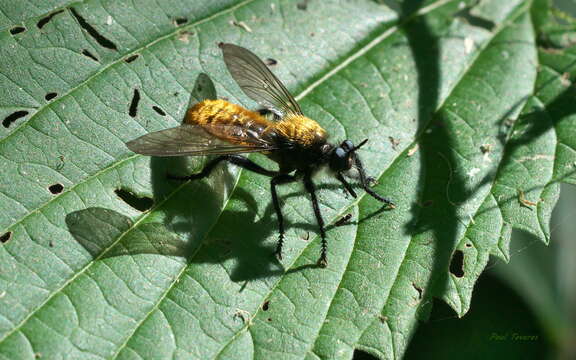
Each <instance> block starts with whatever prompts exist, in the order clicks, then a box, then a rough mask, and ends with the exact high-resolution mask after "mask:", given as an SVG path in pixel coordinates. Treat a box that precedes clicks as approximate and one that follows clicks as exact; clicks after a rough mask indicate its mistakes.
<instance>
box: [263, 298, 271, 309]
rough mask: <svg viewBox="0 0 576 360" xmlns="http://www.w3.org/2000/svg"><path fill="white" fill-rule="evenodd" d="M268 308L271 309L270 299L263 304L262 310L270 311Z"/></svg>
mask: <svg viewBox="0 0 576 360" xmlns="http://www.w3.org/2000/svg"><path fill="white" fill-rule="evenodd" d="M268 309H270V300H266V301H264V304H262V311H268Z"/></svg>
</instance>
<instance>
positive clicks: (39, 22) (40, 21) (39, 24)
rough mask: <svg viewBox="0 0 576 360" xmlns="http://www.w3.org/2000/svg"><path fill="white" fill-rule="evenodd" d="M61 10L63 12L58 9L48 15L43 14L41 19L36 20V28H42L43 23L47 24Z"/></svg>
mask: <svg viewBox="0 0 576 360" xmlns="http://www.w3.org/2000/svg"><path fill="white" fill-rule="evenodd" d="M62 12H64V10H59V11H56V12H54V13H52V14H50V15H48V16H44V17H43V18H42V19H40V20H39V21H38V23H36V26H38V29H42V28H43V27H44V25H46V24H48V23H49V22H50V20H52V18H53V17H54V16H56V15H58V14H60V13H62Z"/></svg>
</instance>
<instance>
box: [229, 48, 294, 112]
mask: <svg viewBox="0 0 576 360" xmlns="http://www.w3.org/2000/svg"><path fill="white" fill-rule="evenodd" d="M220 48H221V49H222V52H223V54H224V62H225V63H226V67H228V71H230V74H231V75H232V77H233V78H234V80H235V81H236V82H237V83H238V85H239V86H240V88H241V89H242V91H244V93H245V94H246V95H248V96H249V97H250V98H252V99H253V100H254V101H256V102H257V103H258V104H260V105H261V106H264V107H265V108H268V109H270V110H272V111H274V112H276V113H278V115H280V116H284V115H285V114H287V113H292V114H297V115H302V109H300V105H298V102H296V100H295V99H294V97H293V96H292V95H291V94H290V93H289V92H288V90H287V89H286V87H285V86H284V85H283V84H282V83H281V82H280V80H278V78H277V77H276V76H275V75H274V74H272V72H271V71H270V69H268V67H267V66H266V64H264V63H263V62H262V60H260V58H258V56H256V55H255V54H254V53H252V52H251V51H249V50H247V49H244V48H243V47H240V46H237V45H233V44H225V43H221V44H220Z"/></svg>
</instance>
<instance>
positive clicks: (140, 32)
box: [0, 0, 576, 359]
mask: <svg viewBox="0 0 576 360" xmlns="http://www.w3.org/2000/svg"><path fill="white" fill-rule="evenodd" d="M386 3H389V4H388V5H386ZM420 3H421V2H419V1H407V2H401V3H395V2H386V1H385V2H384V4H380V3H379V2H376V1H369V0H356V1H346V0H341V1H338V0H333V1H332V0H331V1H310V2H306V1H273V2H269V1H264V0H244V1H232V0H229V1H210V2H197V1H187V2H182V1H166V2H165V1H163V2H153V1H138V2H129V1H116V2H107V1H105V2H94V1H85V2H69V3H65V2H59V3H56V2H54V4H51V5H48V4H46V5H45V6H46V8H45V9H40V8H36V9H34V10H31V9H30V10H27V11H21V10H18V11H17V10H11V11H7V10H6V9H8V8H9V5H8V1H5V2H3V4H0V9H2V10H3V11H1V12H0V13H2V14H3V16H6V19H3V20H2V21H3V22H2V23H1V26H2V28H1V29H3V30H1V31H2V32H1V33H0V70H1V71H0V74H1V75H2V78H3V81H2V82H0V99H1V100H0V117H1V118H2V119H3V127H0V155H1V156H0V166H1V168H2V169H3V171H2V173H0V199H1V202H0V207H1V212H0V229H2V230H0V238H1V239H2V242H3V244H2V246H0V354H1V355H2V357H3V358H6V359H8V358H32V357H34V356H43V357H46V358H55V357H63V356H68V357H71V358H114V357H117V358H136V357H146V358H167V357H178V358H201V359H206V358H217V357H218V358H233V359H238V358H310V359H314V358H351V357H352V356H353V352H354V350H355V349H362V350H364V351H367V352H370V353H372V354H375V355H376V356H379V357H381V358H400V357H401V356H402V354H403V352H404V349H405V348H406V345H407V342H408V341H409V339H410V336H411V334H412V333H413V331H414V329H415V327H416V326H417V323H418V320H422V319H425V318H426V316H427V313H428V312H429V311H430V306H431V302H432V298H433V297H439V298H443V299H444V300H445V301H447V302H448V303H449V304H450V305H451V306H452V307H453V308H454V309H455V311H456V312H457V313H458V314H459V315H463V314H464V313H465V312H466V311H467V310H468V307H469V304H470V297H471V294H472V289H473V286H474V283H475V281H476V279H477V278H478V276H479V275H480V273H481V271H482V270H483V269H484V267H485V266H486V263H487V261H488V257H489V255H497V256H500V257H502V258H505V259H507V258H508V257H509V255H508V242H509V237H510V233H511V230H512V229H513V228H519V229H523V230H525V231H528V232H530V233H532V234H534V235H536V236H537V237H539V238H540V239H542V240H543V241H545V242H546V241H547V239H548V237H549V233H550V230H549V227H548V222H549V216H550V212H551V210H552V208H553V206H554V204H555V202H556V200H557V198H558V195H559V185H558V183H559V182H560V181H568V182H574V180H575V179H576V177H575V176H574V161H575V160H576V154H575V152H574V149H575V148H576V144H574V141H575V140H574V139H576V137H575V132H576V130H574V129H575V128H576V126H575V122H576V118H575V116H574V115H573V114H574V111H575V105H574V102H573V101H571V100H572V99H573V98H574V96H573V95H574V87H573V86H572V85H571V81H572V80H573V79H574V72H575V71H576V68H575V65H574V62H573V52H572V51H571V50H570V49H566V50H564V49H560V50H558V49H554V50H550V49H549V48H545V49H543V50H541V51H538V50H537V44H536V43H535V41H534V39H535V38H536V35H537V34H536V32H537V31H538V29H540V28H541V27H535V25H534V23H533V21H532V19H533V15H532V13H533V11H532V8H531V6H532V2H530V1H522V0H516V1H506V2H503V1H499V0H484V1H480V2H478V1H467V2H462V1H447V0H441V1H436V2H434V1H427V2H426V4H425V6H422V7H418V5H420ZM461 4H464V6H462V5H461ZM538 4H540V3H538ZM389 5H395V6H391V7H389ZM50 6H52V7H50ZM59 6H60V7H59ZM10 9H12V8H10ZM59 10H63V11H62V12H59ZM15 13H18V15H14V14H15ZM53 14H55V15H53ZM50 15H53V16H52V17H50ZM43 19H48V20H44V21H43V22H42V26H39V22H40V21H41V20H43ZM539 21H540V20H539ZM14 24H22V27H23V28H24V29H25V30H24V31H20V32H15V31H11V30H12V29H13V25H14ZM221 41H224V42H230V43H235V44H239V45H241V46H244V47H246V48H249V49H251V50H252V51H254V52H255V53H256V54H258V55H259V56H261V57H263V58H268V57H269V58H273V59H275V60H277V61H278V63H277V65H274V66H272V70H273V71H274V72H275V73H276V74H277V75H278V77H279V78H280V79H282V80H283V81H284V82H285V83H286V85H287V87H288V88H289V89H290V90H291V91H293V92H294V94H295V95H297V98H298V99H299V100H300V102H301V105H302V108H303V109H304V112H305V113H306V114H307V116H309V117H311V118H313V119H316V120H317V121H318V122H319V123H320V124H321V125H322V126H323V127H325V128H326V130H327V131H329V132H330V134H331V139H332V140H333V141H334V142H336V141H341V140H342V139H346V138H347V139H351V140H353V141H355V142H359V141H361V140H362V139H364V138H370V141H369V142H368V144H367V145H366V146H364V147H363V148H362V150H361V151H360V152H361V156H362V159H363V161H364V163H365V166H366V167H367V170H368V172H369V173H370V174H371V175H372V176H374V177H375V178H376V179H377V182H378V184H377V185H376V186H375V187H374V190H376V191H378V192H379V193H380V194H383V195H386V196H389V197H390V198H392V199H393V200H394V201H395V203H396V204H397V207H396V209H394V210H392V211H383V209H382V208H381V204H380V203H378V202H376V201H375V200H374V199H372V198H370V197H365V196H364V193H363V192H362V193H360V190H358V192H359V197H358V199H350V198H347V197H346V196H344V194H343V192H342V191H341V189H340V186H339V185H338V182H337V181H335V179H332V178H331V177H330V176H329V175H328V174H327V173H324V172H320V173H319V174H318V175H317V176H316V182H317V184H318V187H319V198H320V206H321V211H322V213H323V215H324V219H325V220H326V222H327V223H328V224H330V225H329V226H328V227H327V229H328V241H329V244H328V245H329V248H328V259H329V266H328V268H327V269H319V268H316V267H315V266H313V265H314V264H315V262H316V260H317V258H318V255H319V247H320V246H319V239H318V237H317V233H318V232H317V227H316V225H315V219H314V214H313V211H312V207H311V205H310V203H309V200H308V198H307V196H306V194H305V193H304V192H303V189H302V187H301V185H299V184H295V185H290V186H285V187H282V188H281V189H280V194H281V197H282V199H283V200H284V201H283V210H284V215H285V218H286V221H287V224H288V228H289V231H288V232H287V234H286V245H285V251H284V258H283V260H282V262H281V263H278V262H277V261H276V260H275V259H274V258H273V257H272V255H271V254H272V252H273V249H274V247H275V242H276V240H277V238H278V233H277V221H276V217H275V215H274V210H273V207H272V204H271V198H270V193H269V179H267V178H264V177H262V176H259V175H255V174H251V173H248V172H246V171H239V170H238V169H237V168H234V167H232V166H227V167H222V168H220V169H219V170H218V171H217V172H216V173H215V174H213V176H211V177H210V179H208V180H206V181H202V182H196V183H184V184H174V183H173V182H171V181H168V180H167V179H166V173H167V172H171V173H178V174H185V173H191V172H193V171H197V169H199V167H200V166H201V162H200V161H198V159H190V160H186V159H170V160H167V159H161V158H148V157H143V156H139V155H135V154H133V153H131V152H129V151H128V149H126V147H125V146H124V143H125V142H126V141H129V140H132V139H134V138H136V137H138V136H140V135H143V134H145V133H147V132H150V131H156V130H160V129H164V128H168V127H172V126H175V125H177V124H178V123H179V122H180V120H181V119H182V117H183V114H184V112H185V110H186V106H187V105H188V97H189V95H190V92H191V91H192V90H193V88H194V84H195V81H196V79H197V77H198V75H199V74H200V73H206V74H208V75H209V76H210V77H211V78H212V79H213V80H214V82H215V83H216V90H217V92H218V94H219V95H220V96H225V97H227V98H228V99H230V101H232V102H236V103H242V104H245V105H246V106H247V107H249V108H252V107H254V106H255V105H254V103H253V102H251V101H250V100H248V99H247V98H246V97H245V96H244V95H243V94H242V93H241V92H240V90H239V88H238V87H237V85H236V84H234V83H233V81H232V79H231V77H230V75H229V74H228V73H227V71H226V70H225V68H224V63H223V60H222V57H221V53H220V50H219V49H218V46H217V44H218V43H219V42H221ZM565 74H567V75H565ZM567 82H568V84H569V85H568V86H567V85H566V84H567ZM251 159H253V160H254V161H256V162H258V163H259V164H261V165H262V166H265V167H267V168H273V167H274V166H275V165H274V164H273V163H272V162H270V161H269V160H267V159H265V158H263V157H262V156H258V155H253V156H251ZM348 213H352V215H353V218H352V219H353V220H352V222H351V223H349V224H346V225H344V226H334V223H335V222H336V221H337V220H338V219H340V218H341V217H342V216H344V215H346V214H348Z"/></svg>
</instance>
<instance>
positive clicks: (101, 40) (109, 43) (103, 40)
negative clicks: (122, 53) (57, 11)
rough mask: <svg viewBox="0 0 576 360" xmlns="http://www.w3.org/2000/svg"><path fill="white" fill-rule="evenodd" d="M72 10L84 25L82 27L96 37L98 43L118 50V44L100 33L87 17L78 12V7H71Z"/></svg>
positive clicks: (81, 24) (79, 22)
mask: <svg viewBox="0 0 576 360" xmlns="http://www.w3.org/2000/svg"><path fill="white" fill-rule="evenodd" d="M70 11H71V12H72V15H74V17H75V18H76V20H77V21H78V24H80V26H81V27H82V29H84V30H86V32H87V33H88V35H90V36H92V37H93V38H94V40H96V42H97V43H98V45H100V46H102V47H105V48H107V49H110V50H118V48H117V47H116V44H114V43H113V42H112V41H110V40H109V39H107V38H106V37H104V36H103V35H102V34H100V33H99V32H98V30H96V28H94V27H93V26H92V25H90V24H89V23H88V22H87V21H86V19H84V18H83V17H82V16H81V15H80V14H78V12H77V11H76V9H74V8H70Z"/></svg>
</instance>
